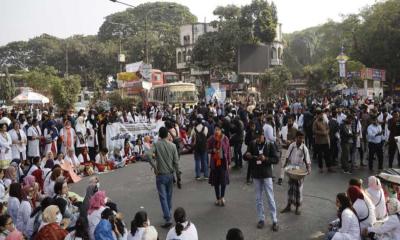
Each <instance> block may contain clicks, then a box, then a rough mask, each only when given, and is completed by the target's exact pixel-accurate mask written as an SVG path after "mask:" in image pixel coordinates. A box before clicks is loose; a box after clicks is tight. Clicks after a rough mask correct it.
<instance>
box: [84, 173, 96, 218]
mask: <svg viewBox="0 0 400 240" xmlns="http://www.w3.org/2000/svg"><path fill="white" fill-rule="evenodd" d="M99 187H100V181H99V178H98V177H91V178H90V179H89V186H88V187H87V188H86V195H85V198H84V199H83V203H82V207H81V215H83V216H85V217H86V216H87V212H88V210H89V201H90V199H91V198H92V196H93V195H94V194H95V193H96V192H98V191H99Z"/></svg>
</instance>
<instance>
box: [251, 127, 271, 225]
mask: <svg viewBox="0 0 400 240" xmlns="http://www.w3.org/2000/svg"><path fill="white" fill-rule="evenodd" d="M245 158H246V159H247V160H248V161H249V164H250V167H251V170H252V176H253V181H254V184H255V188H256V206H257V215H258V224H257V228H263V227H264V224H265V215H264V202H263V194H264V192H265V194H266V195H267V199H268V206H269V211H270V215H271V219H272V230H273V231H278V219H277V215H276V205H275V200H274V191H273V184H272V164H277V163H278V161H279V157H278V152H277V149H276V148H275V145H274V144H273V143H266V142H265V138H264V135H263V133H262V132H260V131H258V132H257V138H256V140H254V141H252V142H251V143H250V145H249V147H248V149H247V152H246V154H245Z"/></svg>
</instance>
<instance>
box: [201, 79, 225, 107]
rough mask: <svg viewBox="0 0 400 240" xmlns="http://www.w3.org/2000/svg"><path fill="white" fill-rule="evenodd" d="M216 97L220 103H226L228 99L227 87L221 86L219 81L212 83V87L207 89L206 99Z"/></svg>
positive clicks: (210, 99)
mask: <svg viewBox="0 0 400 240" xmlns="http://www.w3.org/2000/svg"><path fill="white" fill-rule="evenodd" d="M217 86H218V87H217ZM215 99H216V100H217V101H218V103H224V102H225V99H226V89H225V88H224V87H219V83H216V84H214V86H213V84H212V85H211V87H209V88H207V89H206V101H207V102H209V101H214V100H215Z"/></svg>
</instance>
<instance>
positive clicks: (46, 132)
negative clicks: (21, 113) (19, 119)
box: [43, 128, 58, 155]
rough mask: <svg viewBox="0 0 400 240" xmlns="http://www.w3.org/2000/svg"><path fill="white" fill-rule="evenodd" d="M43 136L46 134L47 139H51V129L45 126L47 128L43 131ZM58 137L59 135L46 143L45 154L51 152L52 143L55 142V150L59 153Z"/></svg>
mask: <svg viewBox="0 0 400 240" xmlns="http://www.w3.org/2000/svg"><path fill="white" fill-rule="evenodd" d="M43 136H44V137H45V138H46V139H51V138H52V136H51V134H50V131H49V129H48V128H45V129H44V131H43ZM57 139H58V137H56V138H54V139H52V140H53V141H52V142H51V143H46V146H45V148H44V154H45V155H47V153H49V152H51V146H52V144H54V146H55V151H56V153H57Z"/></svg>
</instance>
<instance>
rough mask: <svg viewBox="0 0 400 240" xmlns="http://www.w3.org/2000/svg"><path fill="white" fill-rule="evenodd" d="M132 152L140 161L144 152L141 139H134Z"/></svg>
mask: <svg viewBox="0 0 400 240" xmlns="http://www.w3.org/2000/svg"><path fill="white" fill-rule="evenodd" d="M133 153H134V154H135V158H136V159H137V160H138V161H140V160H142V157H143V154H144V148H143V144H142V140H141V139H140V138H138V139H137V140H136V144H135V148H134V149H133Z"/></svg>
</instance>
